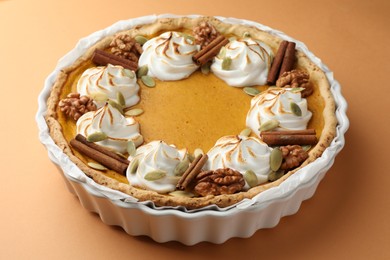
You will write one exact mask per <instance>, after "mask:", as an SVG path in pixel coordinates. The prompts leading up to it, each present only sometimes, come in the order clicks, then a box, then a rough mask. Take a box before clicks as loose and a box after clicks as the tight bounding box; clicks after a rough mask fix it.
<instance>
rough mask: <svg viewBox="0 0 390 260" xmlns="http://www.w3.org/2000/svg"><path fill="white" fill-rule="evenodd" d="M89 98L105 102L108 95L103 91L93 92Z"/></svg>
mask: <svg viewBox="0 0 390 260" xmlns="http://www.w3.org/2000/svg"><path fill="white" fill-rule="evenodd" d="M91 98H92V99H93V100H95V101H97V102H105V101H106V100H107V99H108V96H107V94H106V93H103V92H94V93H92V94H91Z"/></svg>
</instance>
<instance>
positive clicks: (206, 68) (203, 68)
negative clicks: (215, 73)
mask: <svg viewBox="0 0 390 260" xmlns="http://www.w3.org/2000/svg"><path fill="white" fill-rule="evenodd" d="M210 65H211V64H210V62H207V63H205V64H203V65H202V66H201V67H200V71H201V72H202V73H203V74H205V75H208V74H209V73H210Z"/></svg>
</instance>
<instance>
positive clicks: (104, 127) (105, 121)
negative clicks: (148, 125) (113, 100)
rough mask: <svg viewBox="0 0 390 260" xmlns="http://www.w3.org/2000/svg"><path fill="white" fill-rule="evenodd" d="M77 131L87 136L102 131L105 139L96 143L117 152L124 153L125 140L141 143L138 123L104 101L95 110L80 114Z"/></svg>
mask: <svg viewBox="0 0 390 260" xmlns="http://www.w3.org/2000/svg"><path fill="white" fill-rule="evenodd" d="M76 127H77V129H76V130H77V133H78V134H81V135H83V136H86V137H87V136H88V135H90V134H93V133H96V132H103V133H104V134H106V135H107V139H106V140H103V141H99V142H97V144H99V145H102V146H105V147H107V148H110V149H112V150H114V151H116V152H119V153H125V152H126V149H127V142H128V141H133V142H134V143H135V145H136V146H139V145H141V144H142V143H143V137H142V135H141V134H140V131H139V124H138V122H137V121H135V120H134V118H132V117H124V116H123V115H122V114H121V113H120V112H119V110H118V109H116V108H114V107H112V106H111V105H109V104H108V103H106V104H105V105H104V106H103V107H101V108H100V109H98V110H96V111H91V112H88V113H85V114H84V115H82V116H81V117H80V118H79V119H78V120H77V122H76Z"/></svg>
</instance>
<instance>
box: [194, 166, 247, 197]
mask: <svg viewBox="0 0 390 260" xmlns="http://www.w3.org/2000/svg"><path fill="white" fill-rule="evenodd" d="M244 185H245V180H244V177H243V176H242V174H241V173H240V172H238V171H235V170H233V169H230V168H224V169H217V170H214V171H203V172H201V173H199V174H198V176H197V177H196V180H195V187H194V191H195V192H196V193H198V194H199V195H201V196H207V195H214V196H216V195H221V194H233V193H236V192H239V191H241V190H242V188H243V187H244Z"/></svg>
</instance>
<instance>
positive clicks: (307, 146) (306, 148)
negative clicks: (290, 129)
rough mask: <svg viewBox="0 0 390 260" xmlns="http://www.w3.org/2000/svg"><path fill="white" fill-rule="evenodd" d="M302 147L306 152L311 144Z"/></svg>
mask: <svg viewBox="0 0 390 260" xmlns="http://www.w3.org/2000/svg"><path fill="white" fill-rule="evenodd" d="M302 149H303V150H304V151H305V152H308V151H309V150H310V149H311V145H309V144H308V145H302Z"/></svg>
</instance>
